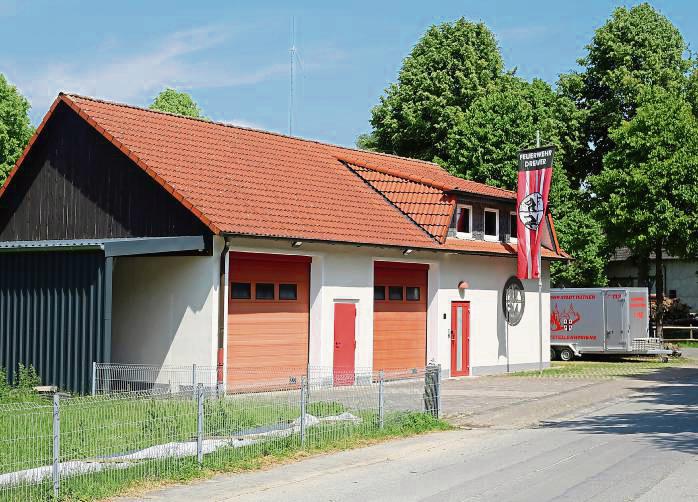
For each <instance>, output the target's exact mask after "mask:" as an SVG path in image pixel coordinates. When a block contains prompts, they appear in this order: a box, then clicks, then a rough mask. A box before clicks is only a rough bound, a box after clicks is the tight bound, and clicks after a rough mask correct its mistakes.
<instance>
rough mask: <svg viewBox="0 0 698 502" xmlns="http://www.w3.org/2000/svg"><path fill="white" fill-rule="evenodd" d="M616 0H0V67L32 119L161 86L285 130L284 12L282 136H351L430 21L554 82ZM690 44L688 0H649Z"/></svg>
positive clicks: (693, 6) (233, 118)
mask: <svg viewBox="0 0 698 502" xmlns="http://www.w3.org/2000/svg"><path fill="white" fill-rule="evenodd" d="M632 4H633V3H632V2H631V3H629V4H628V3H623V2H607V1H606V2H602V1H594V0H587V1H584V2H564V1H559V0H558V1H538V2H537V1H534V0H529V1H527V2H521V1H511V0H509V1H504V0H502V1H497V0H489V1H438V0H436V1H430V2H427V1H423V0H422V1H407V0H403V1H385V2H382V1H379V0H373V1H364V0H353V1H346V0H345V1H342V2H332V1H327V0H325V1H304V0H295V1H293V2H288V1H287V2H281V1H279V2H275V1H257V2H250V1H227V2H225V1H211V2H205V1H198V2H197V1H175V0H169V1H167V2H159V1H149V2H140V1H119V2H97V1H93V2H76V1H70V0H63V1H61V2H56V1H32V2H25V1H21V0H0V23H2V29H0V44H1V46H2V47H4V48H5V49H4V50H3V51H2V53H0V72H2V73H4V74H5V75H6V76H7V78H8V79H9V80H10V81H11V82H13V83H14V84H16V85H17V86H18V87H19V88H20V90H21V91H22V92H23V93H24V94H25V96H27V97H28V98H29V100H30V101H31V103H32V106H33V108H32V112H31V116H32V120H33V122H34V123H38V122H40V120H41V117H42V116H43V115H44V113H45V112H46V110H47V109H48V107H49V105H50V103H51V101H52V100H53V98H54V97H55V96H56V94H57V93H58V92H59V91H61V90H65V91H71V92H77V93H81V94H87V95H91V96H96V97H101V98H105V99H112V100H117V101H123V102H128V103H131V104H136V105H147V104H149V103H150V102H151V101H152V99H153V97H154V96H155V95H156V94H157V93H158V92H159V91H160V90H161V89H162V88H164V87H165V86H173V87H176V88H178V89H181V90H185V91H187V92H190V93H191V94H192V95H193V96H194V98H195V99H196V101H197V102H198V103H199V104H200V106H201V107H202V108H203V110H204V112H205V114H206V115H207V116H209V117H210V118H212V119H214V120H220V121H225V122H231V123H236V124H240V125H247V126H251V127H257V128H262V129H268V130H273V131H278V132H283V133H285V132H287V128H288V126H287V124H288V100H289V69H288V67H289V63H288V60H289V53H288V49H289V45H290V20H291V18H292V17H295V19H296V31H297V33H296V45H297V47H298V51H299V54H300V58H301V61H302V69H300V70H299V72H298V77H297V80H296V89H297V90H296V97H295V102H296V108H295V126H294V134H296V135H299V136H303V137H307V138H314V139H319V140H322V141H327V142H331V143H337V144H342V145H348V146H352V145H353V144H354V140H355V138H356V136H357V135H358V134H360V133H362V132H368V131H369V130H370V125H369V122H368V121H369V118H370V109H371V107H372V106H373V105H374V104H376V103H377V102H378V99H379V97H380V95H381V94H382V93H383V90H384V89H385V87H386V86H387V85H388V84H389V83H390V82H393V81H394V80H395V78H396V75H397V72H398V70H399V68H400V64H401V62H402V59H403V58H404V57H405V56H406V55H407V54H408V53H409V52H410V49H411V48H412V46H413V45H414V43H415V42H416V41H417V40H418V39H419V37H420V36H421V35H422V34H423V33H424V31H425V30H426V29H427V28H428V27H429V26H430V25H432V24H435V23H440V22H444V21H450V20H454V19H457V18H458V17H461V16H464V17H466V18H467V19H471V20H475V21H484V22H485V23H486V24H487V25H488V26H489V27H490V28H491V29H492V30H493V31H494V32H495V34H496V36H497V38H498V41H499V44H500V47H501V49H502V53H503V55H504V59H505V63H506V65H507V67H508V68H512V67H517V68H518V73H519V75H521V76H523V77H525V78H527V79H530V78H533V77H540V78H543V79H545V80H547V81H549V82H551V83H554V82H555V81H556V79H557V76H558V75H559V74H560V73H562V72H567V71H569V70H570V69H572V68H574V67H575V61H576V59H577V58H579V57H580V56H582V55H583V54H584V46H585V45H586V44H587V43H588V41H589V40H590V38H591V36H592V34H593V31H594V30H595V29H596V28H597V27H599V26H600V25H601V24H603V22H604V20H605V19H606V18H607V17H608V16H609V15H610V13H611V12H612V10H613V8H614V7H615V6H617V5H632ZM653 5H654V6H655V7H656V8H658V9H659V10H660V11H661V12H662V13H664V14H665V15H667V16H668V17H669V18H670V19H671V20H672V21H673V22H674V24H676V25H677V26H678V27H679V29H680V30H681V31H682V33H683V35H684V37H685V38H686V40H687V41H688V42H689V43H691V42H692V41H694V40H696V39H697V38H698V25H697V24H696V23H695V21H694V20H695V19H696V17H697V15H698V3H695V2H687V1H686V2H684V1H679V0H675V1H674V2H653Z"/></svg>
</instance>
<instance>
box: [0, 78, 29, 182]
mask: <svg viewBox="0 0 698 502" xmlns="http://www.w3.org/2000/svg"><path fill="white" fill-rule="evenodd" d="M33 133H34V128H33V127H32V125H31V122H30V121H29V102H28V101H27V100H26V99H25V98H24V96H22V95H21V94H20V93H19V91H18V90H17V88H16V87H15V86H14V85H11V84H9V83H8V82H7V80H6V79H5V77H4V76H3V75H2V74H0V186H2V184H3V183H4V182H5V178H6V177H7V174H8V173H9V172H10V170H11V169H12V167H13V166H14V164H15V162H16V161H17V158H18V157H19V156H20V155H21V153H22V150H24V146H25V145H26V144H27V142H28V141H29V138H31V135H32V134H33Z"/></svg>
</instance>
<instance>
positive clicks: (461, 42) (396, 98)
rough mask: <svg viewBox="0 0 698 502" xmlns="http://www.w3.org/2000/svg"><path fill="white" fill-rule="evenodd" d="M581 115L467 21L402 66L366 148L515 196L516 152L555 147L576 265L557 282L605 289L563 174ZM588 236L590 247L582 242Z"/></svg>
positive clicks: (597, 236) (564, 222) (430, 34)
mask: <svg viewBox="0 0 698 502" xmlns="http://www.w3.org/2000/svg"><path fill="white" fill-rule="evenodd" d="M585 113H586V112H585V111H584V110H580V109H578V108H577V107H576V106H575V103H574V101H573V100H571V99H569V98H567V97H565V96H562V95H560V94H559V93H557V92H555V91H554V90H553V89H551V88H550V86H549V85H548V84H546V83H545V82H543V81H541V80H535V81H533V82H532V83H529V82H526V81H524V80H522V79H520V78H518V77H516V76H515V75H514V74H512V73H506V72H505V71H504V66H503V63H502V58H501V54H500V52H499V48H498V47H497V43H496V40H495V38H494V36H493V35H492V33H491V32H490V31H489V30H488V29H487V27H486V26H484V25H482V24H475V23H470V22H468V21H465V20H463V19H460V20H458V21H456V22H454V23H446V24H442V25H439V26H434V27H432V28H430V29H429V30H428V31H427V32H426V34H425V35H424V36H423V38H422V39H421V40H420V41H419V42H418V43H417V44H416V45H415V47H414V49H413V51H412V53H411V54H410V55H409V56H408V57H407V58H406V59H405V61H404V63H403V67H402V69H401V71H400V73H399V76H398V81H397V83H396V84H393V85H391V86H390V87H389V88H388V89H387V90H386V95H385V96H384V97H383V98H382V99H381V102H380V104H379V105H378V106H376V107H375V108H374V109H373V110H372V119H371V124H372V125H373V131H372V132H371V134H368V135H363V136H361V137H359V138H358V140H357V144H358V145H359V147H363V148H368V149H372V150H379V151H384V152H389V153H396V154H399V155H405V156H408V157H416V158H422V159H425V160H434V161H437V162H438V163H439V164H441V165H442V166H444V167H445V168H447V169H448V170H449V171H450V172H452V173H453V174H455V175H457V176H463V177H465V178H468V179H473V180H476V181H481V182H484V183H489V184H492V185H496V186H500V187H504V188H509V189H515V188H516V178H517V153H518V151H519V150H520V149H522V148H526V147H531V146H533V145H534V141H535V137H536V130H540V131H541V137H542V140H543V141H544V142H546V143H553V144H555V145H556V146H557V147H558V153H559V155H558V156H557V157H556V159H557V160H556V161H555V165H556V167H557V169H556V170H555V174H554V177H553V187H552V190H551V206H552V207H553V211H554V213H555V216H556V221H557V222H558V227H559V237H560V241H561V245H562V246H563V247H564V248H565V249H566V250H567V251H568V252H570V253H571V254H572V255H573V256H575V257H578V258H579V259H576V260H575V261H574V262H572V264H570V265H561V264H555V265H554V266H553V269H552V270H553V282H554V283H555V284H565V285H580V286H581V285H601V284H604V283H605V275H604V269H603V260H602V259H601V258H598V257H599V256H601V255H602V245H603V243H604V239H603V234H602V232H601V228H600V226H599V224H598V223H597V222H596V221H595V220H593V219H592V218H591V217H590V216H589V214H588V213H587V211H586V210H585V209H584V208H583V207H581V206H580V205H579V204H580V203H582V202H584V200H585V198H586V195H585V194H583V193H581V192H579V191H577V190H573V189H572V188H571V187H570V183H569V180H568V178H567V175H566V167H567V164H568V163H569V162H570V159H571V158H572V153H573V152H574V153H576V152H577V151H578V150H579V149H580V148H581V147H580V144H579V143H580V141H581V134H580V132H579V131H580V129H581V124H582V122H583V120H584V115H585ZM580 229H581V230H583V233H584V235H585V236H587V237H589V238H587V239H580V238H577V237H576V236H577V235H579V234H580Z"/></svg>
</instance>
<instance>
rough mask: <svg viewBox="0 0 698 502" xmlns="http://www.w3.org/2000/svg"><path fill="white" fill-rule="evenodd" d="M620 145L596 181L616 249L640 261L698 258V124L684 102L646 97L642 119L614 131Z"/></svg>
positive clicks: (655, 94) (649, 92)
mask: <svg viewBox="0 0 698 502" xmlns="http://www.w3.org/2000/svg"><path fill="white" fill-rule="evenodd" d="M610 137H611V139H612V140H613V142H614V144H615V146H614V149H613V150H612V151H610V152H608V153H607V154H606V156H605V157H604V162H603V170H602V171H601V172H600V173H599V174H598V175H595V176H592V177H591V178H590V180H589V181H590V186H591V188H592V191H593V192H594V194H595V196H596V203H597V211H596V213H597V215H598V217H599V219H602V220H603V221H604V222H605V224H606V230H607V233H608V235H609V239H610V241H611V243H613V244H614V245H618V246H620V245H626V246H628V247H630V248H631V250H633V251H634V252H635V253H636V254H638V255H640V254H647V253H649V252H654V251H656V250H657V249H660V248H661V249H664V250H665V251H667V252H669V253H670V254H672V255H675V256H679V257H691V256H692V257H696V256H698V242H696V239H695V237H696V235H698V211H696V208H698V121H697V120H696V117H695V115H694V114H693V110H692V108H691V106H690V104H689V103H688V102H687V101H686V100H685V99H684V98H683V97H681V96H679V95H677V94H676V93H672V92H670V91H666V90H664V89H660V88H656V87H653V88H648V89H646V90H645V91H643V92H642V93H641V96H640V98H639V107H638V109H637V113H636V115H635V116H634V117H633V118H632V119H631V120H628V121H625V122H623V123H621V124H620V125H619V126H618V127H616V128H615V129H612V130H611V134H610Z"/></svg>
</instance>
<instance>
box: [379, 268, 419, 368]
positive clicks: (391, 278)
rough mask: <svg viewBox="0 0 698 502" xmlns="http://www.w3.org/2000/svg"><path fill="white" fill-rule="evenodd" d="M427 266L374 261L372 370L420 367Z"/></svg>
mask: <svg viewBox="0 0 698 502" xmlns="http://www.w3.org/2000/svg"><path fill="white" fill-rule="evenodd" d="M428 269H429V267H428V265H418V264H411V263H409V264H408V263H392V262H376V264H375V267H374V279H373V283H374V295H373V297H374V305H373V310H374V313H373V368H374V369H375V370H380V369H405V368H421V367H424V365H425V364H426V351H427V271H428Z"/></svg>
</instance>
